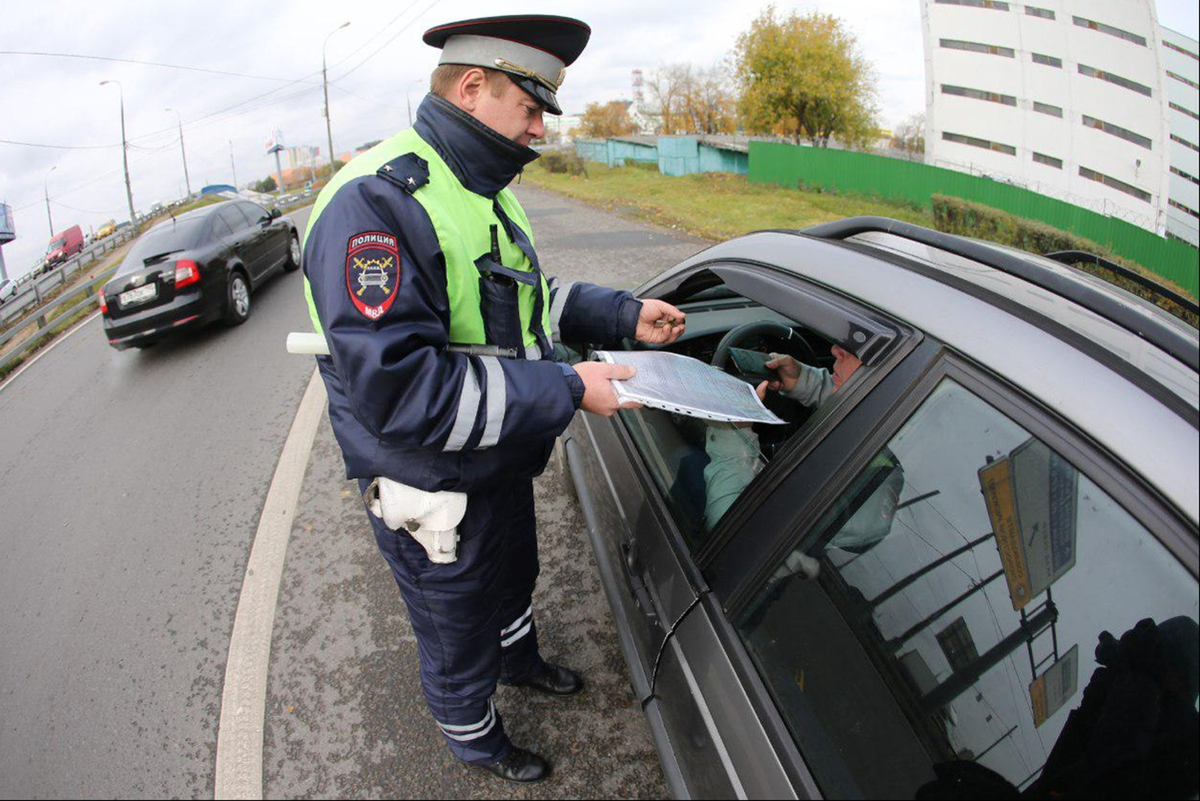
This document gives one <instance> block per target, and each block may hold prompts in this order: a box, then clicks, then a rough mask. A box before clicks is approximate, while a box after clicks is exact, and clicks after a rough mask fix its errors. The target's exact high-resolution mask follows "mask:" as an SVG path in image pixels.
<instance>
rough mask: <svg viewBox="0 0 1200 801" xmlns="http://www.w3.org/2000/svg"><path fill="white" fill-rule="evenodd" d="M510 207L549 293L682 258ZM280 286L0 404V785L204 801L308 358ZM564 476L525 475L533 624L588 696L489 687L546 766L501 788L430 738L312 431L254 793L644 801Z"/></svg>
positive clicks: (384, 604)
mask: <svg viewBox="0 0 1200 801" xmlns="http://www.w3.org/2000/svg"><path fill="white" fill-rule="evenodd" d="M518 193H519V194H520V196H521V198H522V201H523V202H524V203H525V206H526V209H527V210H528V211H529V215H530V218H531V220H532V222H533V225H534V230H535V235H536V236H537V241H538V246H539V254H540V256H541V259H542V263H543V266H544V268H545V269H546V270H547V271H548V272H549V273H551V274H557V275H559V276H560V278H562V279H563V280H581V279H582V280H591V281H595V282H597V283H605V284H608V285H611V286H624V287H633V286H635V285H636V284H638V283H640V282H641V281H642V280H644V279H646V278H649V277H650V276H652V275H654V274H655V273H657V272H659V271H661V270H662V269H664V268H666V267H668V266H670V265H671V264H674V263H675V262H677V261H678V260H680V259H681V258H683V257H685V256H687V255H690V254H691V253H693V252H695V251H696V250H697V249H699V248H700V247H702V246H703V245H704V243H703V242H702V241H700V240H696V239H693V238H690V237H686V236H682V235H676V234H674V233H673V232H670V231H666V230H663V229H656V228H651V227H649V226H645V225H643V224H640V223H635V222H630V221H626V220H622V219H619V218H617V217H615V216H613V215H611V214H606V213H604V212H600V211H597V210H594V209H591V208H589V207H586V206H583V205H581V204H578V203H576V202H574V201H569V200H566V199H562V198H559V197H558V196H554V195H550V194H547V193H544V192H540V191H537V190H535V189H532V188H529V187H519V188H518ZM298 217H299V219H298V222H300V223H301V224H302V223H303V219H304V217H305V213H301V214H300V215H298ZM300 286H301V281H300V276H299V274H298V273H297V274H290V275H283V276H280V277H277V278H275V279H274V280H272V281H271V282H270V283H268V284H267V285H265V286H264V287H262V289H261V290H260V291H258V292H256V293H255V295H254V301H255V304H256V305H255V309H254V313H253V316H252V317H251V319H250V321H249V322H247V323H246V324H245V325H243V326H241V327H239V328H235V329H220V328H217V329H210V330H208V331H205V332H202V333H200V334H199V335H197V336H194V337H192V338H190V339H189V340H188V341H186V342H176V343H163V344H161V345H159V346H157V347H156V348H154V349H151V350H148V351H145V352H137V351H134V352H117V351H114V350H112V349H111V348H110V347H109V346H108V345H107V343H106V342H105V341H104V338H103V335H102V331H101V330H100V325H99V321H98V320H92V321H91V322H89V323H87V324H85V325H84V326H83V328H82V329H81V330H80V331H79V332H77V333H76V334H74V335H73V336H71V337H69V338H67V339H66V340H64V341H62V342H61V344H59V345H58V346H57V347H55V348H54V350H52V351H50V352H49V353H47V354H45V355H44V356H43V357H42V358H41V359H40V360H39V361H38V362H37V363H36V364H34V365H32V366H31V367H30V368H29V369H28V370H27V371H26V372H25V373H24V374H22V375H20V376H18V377H17V378H16V379H15V380H14V381H13V382H12V384H11V385H9V386H8V387H7V388H5V389H4V390H3V391H0V454H3V460H2V462H0V510H2V511H0V520H2V521H3V523H2V526H0V528H2V531H0V539H2V542H3V545H4V558H3V559H0V796H3V797H35V798H37V797H61V796H88V797H96V796H106V797H111V796H121V797H161V796H173V797H211V796H212V792H213V765H214V761H215V755H214V751H215V747H216V729H217V721H218V719H219V717H220V708H219V707H220V699H221V684H222V677H223V672H224V666H225V657H226V653H227V650H228V644H229V635H230V631H231V630H232V625H233V617H234V613H235V611H236V607H237V600H238V592H239V589H240V587H241V582H242V579H243V574H244V571H245V565H246V560H247V557H248V554H249V549H250V545H251V539H252V538H253V535H254V531H255V529H256V526H257V524H258V518H259V514H260V512H261V509H262V504H263V499H264V498H265V496H266V492H267V487H268V484H269V482H270V480H271V475H272V472H273V470H274V467H275V463H276V460H277V459H278V457H279V453H280V449H281V447H282V444H283V441H284V438H285V437H286V434H287V431H288V427H289V425H290V423H291V421H292V418H293V416H294V414H295V410H296V407H297V404H298V403H299V399H300V396H301V394H302V392H303V390H304V386H305V384H306V382H307V379H308V377H309V375H310V374H311V370H312V362H311V361H310V360H308V359H304V358H301V357H295V356H289V355H288V354H286V353H285V352H284V349H283V341H284V337H285V336H286V334H287V332H288V331H292V330H306V329H307V326H308V321H307V314H306V310H305V307H304V303H303V299H302V296H301V290H300ZM561 481H562V477H561V476H560V475H558V474H557V473H556V472H555V470H554V469H552V470H551V471H549V472H548V473H547V475H546V476H544V477H543V478H542V479H539V482H538V486H537V494H538V515H539V521H540V526H541V528H540V531H541V538H542V539H541V542H542V564H543V571H542V578H541V580H540V582H539V590H538V595H537V598H536V603H537V609H538V610H539V611H538V615H539V619H538V625H539V631H540V634H541V640H542V642H543V648H544V649H545V651H546V653H547V655H548V656H550V657H551V658H556V659H561V660H562V661H564V662H567V663H569V664H572V665H574V666H576V667H579V668H581V669H582V670H584V671H585V672H586V673H587V676H588V679H589V681H590V686H589V690H588V691H587V692H586V693H585V694H584V695H583V696H581V697H579V698H576V699H573V700H568V701H563V700H559V699H545V698H537V697H531V696H529V695H528V693H527V691H523V690H514V689H507V690H503V691H502V692H501V693H500V695H499V696H498V706H499V707H500V708H501V712H502V714H503V715H504V716H505V722H506V726H507V727H508V728H509V730H510V732H511V734H512V736H513V737H514V739H516V740H517V741H518V742H519V743H520V744H522V745H526V746H528V747H531V748H536V749H538V750H540V751H542V752H544V753H546V754H547V755H548V756H550V757H551V758H552V759H553V760H554V761H555V763H556V765H557V768H558V770H557V772H556V776H555V778H554V779H552V780H551V781H549V782H546V783H544V784H542V785H539V786H535V787H533V788H515V787H512V786H511V785H507V784H499V783H496V781H495V780H493V779H491V778H490V777H487V776H482V777H481V776H480V775H479V774H478V773H477V772H472V771H469V770H467V769H466V768H464V767H462V766H460V765H458V764H457V763H455V762H454V761H453V760H452V759H451V758H450V757H449V755H448V753H447V752H446V750H445V748H444V746H443V745H442V743H441V741H440V737H439V736H438V735H437V734H436V731H435V729H434V728H433V724H432V722H431V721H430V719H429V716H428V712H427V711H426V709H425V707H424V703H423V702H422V701H421V698H420V693H419V688H418V684H417V678H416V656H415V645H414V643H413V641H412V636H411V631H410V630H409V629H408V625H407V621H406V620H405V618H404V611H403V607H402V605H401V604H400V601H399V598H398V597H397V595H396V589H395V585H394V583H392V580H391V577H390V574H389V573H388V571H387V569H386V566H385V565H384V564H383V562H382V560H381V559H380V558H379V557H378V555H377V554H376V553H375V552H374V545H373V543H372V541H371V540H370V535H369V528H368V527H367V525H366V522H365V520H364V519H363V518H362V517H361V511H360V507H359V506H358V504H357V501H356V500H355V499H354V497H353V493H352V492H350V490H351V485H350V484H349V483H347V482H345V481H344V479H343V478H342V475H341V472H340V455H339V454H338V452H337V448H336V444H335V443H334V442H333V439H332V434H331V432H330V431H329V429H328V423H327V422H324V423H323V424H322V426H321V428H320V430H319V431H318V434H317V439H316V442H315V444H314V449H313V457H312V461H311V463H310V467H309V471H308V475H307V477H306V479H305V484H304V489H303V492H302V496H301V497H302V501H301V508H300V509H299V510H298V512H297V516H296V522H295V526H294V529H293V533H292V541H291V545H290V548H289V553H288V560H287V563H286V565H285V570H284V576H283V583H282V587H281V591H280V605H279V609H278V612H277V616H276V623H275V632H274V641H273V644H272V661H271V674H270V679H269V685H268V704H267V716H266V741H265V751H264V789H265V792H266V795H267V797H298V796H305V797H309V796H312V797H317V796H338V797H345V796H372V795H375V796H404V797H421V796H440V797H447V796H462V797H468V796H469V797H496V796H501V795H504V796H509V795H514V796H516V797H579V796H587V797H598V796H613V795H620V796H630V797H631V796H638V797H650V796H661V795H664V794H665V792H666V788H665V785H664V784H663V782H662V779H661V773H660V771H659V769H658V766H657V760H656V758H655V757H654V752H653V748H652V746H651V745H650V741H649V735H648V731H647V730H646V726H645V722H644V719H643V718H642V716H641V713H640V710H638V709H637V707H636V704H634V702H633V697H632V693H631V692H630V690H629V687H628V679H627V677H626V669H625V665H624V662H623V659H622V657H621V655H620V652H619V649H618V646H617V642H616V636H615V631H614V629H613V628H612V623H611V620H610V619H609V612H608V608H607V604H606V602H605V600H604V597H603V594H602V592H601V590H600V587H599V583H598V578H597V576H596V571H595V567H594V562H593V560H592V556H591V553H590V547H589V546H588V544H587V540H586V536H585V535H584V533H583V529H582V523H581V521H580V519H579V513H578V510H577V509H576V508H575V506H574V504H573V502H572V501H571V500H570V499H569V498H568V497H567V496H566V495H565V494H564V493H562V492H561ZM514 791H515V792H514Z"/></svg>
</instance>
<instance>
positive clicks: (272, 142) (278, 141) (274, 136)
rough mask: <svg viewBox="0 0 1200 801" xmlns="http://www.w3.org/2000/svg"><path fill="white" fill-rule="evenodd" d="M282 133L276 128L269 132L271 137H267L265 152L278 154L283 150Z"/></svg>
mask: <svg viewBox="0 0 1200 801" xmlns="http://www.w3.org/2000/svg"><path fill="white" fill-rule="evenodd" d="M283 149H284V148H283V131H281V130H279V129H278V128H276V129H275V130H273V131H271V135H270V136H268V137H267V152H268V153H278V152H279V151H280V150H283Z"/></svg>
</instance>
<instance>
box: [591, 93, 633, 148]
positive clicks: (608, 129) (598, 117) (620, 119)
mask: <svg viewBox="0 0 1200 801" xmlns="http://www.w3.org/2000/svg"><path fill="white" fill-rule="evenodd" d="M636 130H637V126H636V125H634V124H633V120H632V119H631V118H630V116H629V103H628V102H626V101H624V100H613V101H610V102H608V103H604V104H603V105H602V104H600V103H588V104H587V106H585V107H584V109H583V116H582V117H581V118H580V119H579V133H578V135H579V136H581V137H583V138H585V139H602V138H604V137H606V136H628V135H629V134H631V133H634V132H635V131H636Z"/></svg>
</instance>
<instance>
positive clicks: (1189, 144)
mask: <svg viewBox="0 0 1200 801" xmlns="http://www.w3.org/2000/svg"><path fill="white" fill-rule="evenodd" d="M1171 141H1172V142H1178V143H1179V144H1181V145H1183V146H1184V147H1190V148H1191V149H1192V150H1195V151H1196V152H1197V153H1200V147H1196V145H1195V143H1193V142H1189V141H1188V140H1186V139H1184V138H1183V137H1181V136H1176V135H1175V134H1171Z"/></svg>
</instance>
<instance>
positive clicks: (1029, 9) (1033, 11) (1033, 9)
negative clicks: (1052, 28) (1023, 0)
mask: <svg viewBox="0 0 1200 801" xmlns="http://www.w3.org/2000/svg"><path fill="white" fill-rule="evenodd" d="M1025 14H1026V15H1028V16H1030V17H1041V18H1042V19H1054V12H1053V11H1051V10H1050V9H1048V8H1038V7H1037V6H1025Z"/></svg>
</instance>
